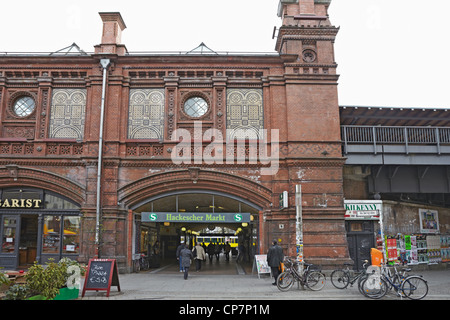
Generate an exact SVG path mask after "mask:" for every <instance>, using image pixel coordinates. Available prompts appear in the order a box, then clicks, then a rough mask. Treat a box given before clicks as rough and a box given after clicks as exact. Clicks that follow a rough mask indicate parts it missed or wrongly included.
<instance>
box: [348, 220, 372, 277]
mask: <svg viewBox="0 0 450 320" xmlns="http://www.w3.org/2000/svg"><path fill="white" fill-rule="evenodd" d="M345 227H346V229H347V242H348V250H349V254H350V258H351V259H352V260H353V262H354V263H355V265H354V269H355V270H358V271H360V270H362V269H363V264H364V260H369V262H370V261H371V258H370V249H371V248H374V247H375V234H374V221H371V220H366V221H364V220H352V221H346V222H345Z"/></svg>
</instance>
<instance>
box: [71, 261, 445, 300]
mask: <svg viewBox="0 0 450 320" xmlns="http://www.w3.org/2000/svg"><path fill="white" fill-rule="evenodd" d="M191 269H194V268H193V267H192V268H191ZM414 273H415V274H422V275H423V276H424V278H425V279H426V280H427V281H428V286H429V292H428V295H427V296H426V297H425V300H450V269H445V268H441V269H437V270H423V271H420V270H419V271H414ZM326 280H327V281H326V285H325V287H324V288H323V289H322V290H320V291H311V290H309V289H302V288H301V287H298V286H297V285H294V287H293V288H291V290H289V291H288V292H281V291H279V290H278V289H277V287H276V286H273V285H272V282H273V279H271V278H270V277H269V276H268V275H260V276H259V277H258V275H257V273H256V271H252V266H251V265H248V264H238V263H236V262H235V261H234V260H232V261H230V262H223V261H220V262H218V261H213V263H211V264H210V263H209V262H206V263H205V264H204V265H203V268H202V270H201V271H200V272H195V271H190V272H189V277H188V280H184V279H183V273H181V272H179V270H178V265H176V264H175V263H172V264H169V265H165V266H163V267H161V268H159V269H151V270H148V271H141V272H139V273H129V274H120V275H119V282H120V289H121V290H120V292H119V291H118V288H117V287H114V286H112V287H111V291H110V295H109V297H106V292H104V291H99V292H96V291H86V293H85V296H84V297H83V298H82V297H81V292H82V290H80V298H79V300H183V301H194V300H199V301H205V300H217V301H222V300H228V301H238V300H251V301H264V300H370V299H368V298H366V297H364V296H362V295H361V294H360V293H359V291H358V288H357V287H356V285H355V286H353V287H350V288H347V289H344V290H340V289H336V288H335V287H334V286H333V285H332V284H331V280H330V278H329V277H327V279H326ZM81 282H82V284H83V280H82V281H81ZM381 300H400V298H399V297H397V296H396V295H395V294H393V293H389V294H388V295H386V296H385V297H383V298H382V299H381Z"/></svg>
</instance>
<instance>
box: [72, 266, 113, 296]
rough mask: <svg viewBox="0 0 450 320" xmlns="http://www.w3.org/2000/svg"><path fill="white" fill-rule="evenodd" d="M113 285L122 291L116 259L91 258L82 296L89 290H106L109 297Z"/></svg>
mask: <svg viewBox="0 0 450 320" xmlns="http://www.w3.org/2000/svg"><path fill="white" fill-rule="evenodd" d="M111 286H117V289H118V290H119V291H120V284H119V273H118V272H117V263H116V259H90V260H89V264H88V268H87V272H86V277H85V279H84V286H83V292H82V294H81V296H82V297H84V294H85V292H86V291H87V290H95V291H100V290H105V291H106V296H107V297H109V291H110V290H111Z"/></svg>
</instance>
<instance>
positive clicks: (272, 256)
mask: <svg viewBox="0 0 450 320" xmlns="http://www.w3.org/2000/svg"><path fill="white" fill-rule="evenodd" d="M283 259H284V256H283V249H281V247H280V246H279V245H277V244H274V245H273V246H272V247H270V248H269V252H267V264H268V265H269V266H270V267H273V268H276V267H278V266H279V265H280V262H283Z"/></svg>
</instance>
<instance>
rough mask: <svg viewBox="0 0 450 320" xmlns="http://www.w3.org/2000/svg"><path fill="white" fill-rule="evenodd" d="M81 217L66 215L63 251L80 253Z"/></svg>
mask: <svg viewBox="0 0 450 320" xmlns="http://www.w3.org/2000/svg"><path fill="white" fill-rule="evenodd" d="M79 249H80V217H76V216H66V217H64V231H63V253H79Z"/></svg>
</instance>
